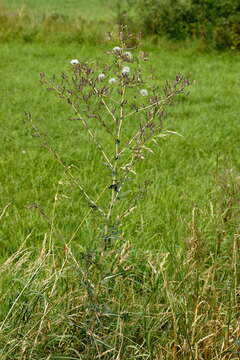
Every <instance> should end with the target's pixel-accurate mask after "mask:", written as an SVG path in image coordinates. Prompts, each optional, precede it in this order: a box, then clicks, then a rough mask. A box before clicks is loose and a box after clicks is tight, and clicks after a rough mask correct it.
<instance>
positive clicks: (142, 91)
mask: <svg viewBox="0 0 240 360" xmlns="http://www.w3.org/2000/svg"><path fill="white" fill-rule="evenodd" d="M139 92H140V94H141V95H142V96H148V91H147V89H141V90H140V91H139Z"/></svg>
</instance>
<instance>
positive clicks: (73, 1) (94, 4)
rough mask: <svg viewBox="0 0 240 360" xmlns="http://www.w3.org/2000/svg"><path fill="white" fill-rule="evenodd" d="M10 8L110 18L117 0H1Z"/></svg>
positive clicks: (114, 10)
mask: <svg viewBox="0 0 240 360" xmlns="http://www.w3.org/2000/svg"><path fill="white" fill-rule="evenodd" d="M2 3H3V4H4V5H5V4H6V5H7V7H8V8H10V9H12V10H16V9H22V11H23V10H24V9H29V10H32V11H33V12H35V13H39V12H40V13H42V14H44V13H57V14H61V15H66V16H74V17H75V16H83V17H86V18H90V19H94V20H95V19H97V20H99V19H111V17H112V16H113V15H114V14H115V12H116V4H117V1H116V0H114V1H110V0H102V1H98V0H89V1H87V3H86V1H85V0H65V1H63V0H58V1H56V0H50V1H47V0H42V1H41V4H40V6H39V2H38V1H34V0H26V1H22V0H10V1H8V2H7V3H6V2H4V1H2Z"/></svg>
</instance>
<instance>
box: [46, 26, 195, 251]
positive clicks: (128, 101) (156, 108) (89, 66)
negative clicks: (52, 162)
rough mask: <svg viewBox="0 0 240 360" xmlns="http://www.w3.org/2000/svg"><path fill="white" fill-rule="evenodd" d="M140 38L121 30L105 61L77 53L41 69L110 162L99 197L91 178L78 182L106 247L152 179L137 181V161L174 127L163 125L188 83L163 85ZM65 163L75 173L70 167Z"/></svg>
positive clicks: (104, 163)
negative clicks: (59, 65)
mask: <svg viewBox="0 0 240 360" xmlns="http://www.w3.org/2000/svg"><path fill="white" fill-rule="evenodd" d="M137 40H138V39H136V38H134V37H133V36H132V35H131V34H128V36H126V34H124V32H120V36H119V39H118V44H117V46H115V47H114V48H113V49H112V50H109V51H108V52H107V54H106V63H105V64H101V65H97V64H96V63H94V62H82V61H81V60H78V59H73V60H71V61H70V69H68V70H67V71H66V72H63V73H62V74H61V76H60V77H57V76H55V75H54V76H53V77H52V78H51V79H48V78H47V77H46V76H45V74H41V81H42V84H43V85H45V86H46V87H47V88H48V90H51V91H53V92H54V93H55V94H56V95H57V96H58V97H60V98H61V99H62V100H63V101H65V102H66V103H67V104H69V106H70V108H71V111H72V114H71V119H72V120H75V121H78V122H80V124H81V127H82V130H84V131H85V133H86V136H87V137H88V139H89V141H90V142H91V143H92V144H94V146H95V147H96V149H97V151H98V155H99V162H100V163H101V166H102V167H104V168H105V179H104V181H103V185H102V181H101V182H99V188H98V195H97V197H96V198H94V196H93V194H92V193H91V192H89V190H87V184H84V183H81V181H80V183H79V182H78V186H79V188H80V190H81V193H82V195H83V199H84V200H85V202H87V204H88V205H89V207H90V209H92V211H91V213H92V214H93V216H94V217H96V216H98V218H99V229H100V233H99V239H102V240H103V243H104V247H105V248H107V247H108V246H110V245H111V244H112V243H113V242H114V241H115V240H116V239H117V240H122V239H123V236H122V235H123V232H122V228H123V225H124V222H126V219H127V218H128V216H129V215H130V214H131V213H132V211H134V209H136V207H137V204H138V201H139V199H140V198H141V196H142V194H143V193H144V191H145V188H146V186H147V181H146V182H145V183H144V184H143V183H141V184H138V183H137V180H138V176H137V173H138V164H139V162H143V161H144V159H145V157H146V155H147V154H148V153H149V152H150V153H153V152H154V146H156V145H157V144H158V142H159V140H160V139H161V137H163V136H166V135H169V134H170V133H171V132H170V131H164V125H163V119H164V117H165V115H166V107H167V106H168V105H169V104H171V103H172V102H173V100H174V99H175V97H176V96H177V95H179V94H182V93H184V91H185V88H186V87H187V86H188V85H189V81H188V80H187V79H185V78H184V76H182V75H177V76H176V78H175V79H174V80H173V81H172V82H167V83H166V85H165V86H164V88H163V89H161V88H160V86H159V84H158V83H157V82H156V80H154V75H153V74H151V73H150V74H147V73H146V71H144V66H143V65H145V61H146V60H148V57H147V54H145V53H144V52H142V51H140V52H139V51H138V50H137V46H136V45H135V44H136V43H137V42H138V41H137ZM133 44H134V46H133ZM83 150H84V149H83ZM57 158H58V157H57ZM58 161H60V162H61V160H59V158H58ZM61 163H62V162H61ZM62 165H63V166H64V167H65V170H66V172H67V173H68V175H70V177H71V176H72V175H71V170H70V169H69V168H67V167H66V166H65V165H64V164H63V163H62ZM89 176H91V174H89ZM101 243H102V242H101Z"/></svg>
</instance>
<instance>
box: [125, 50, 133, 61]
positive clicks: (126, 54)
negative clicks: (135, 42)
mask: <svg viewBox="0 0 240 360" xmlns="http://www.w3.org/2000/svg"><path fill="white" fill-rule="evenodd" d="M123 55H124V56H125V57H126V58H127V59H128V60H131V59H132V57H133V56H132V53H131V52H130V51H125V53H124V54H123Z"/></svg>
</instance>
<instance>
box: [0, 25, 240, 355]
mask: <svg viewBox="0 0 240 360" xmlns="http://www.w3.org/2000/svg"><path fill="white" fill-rule="evenodd" d="M112 40H113V39H112ZM138 43H139V39H138V38H137V37H134V36H132V35H131V34H129V33H126V32H124V31H123V30H122V31H120V34H119V38H118V42H116V44H115V46H114V48H113V49H111V48H110V49H109V51H108V52H107V53H106V54H105V56H106V57H105V58H104V59H103V60H102V61H101V63H96V62H95V61H91V60H89V61H87V62H86V61H82V60H81V59H78V58H75V59H72V60H70V59H69V67H68V69H66V71H64V72H62V73H61V74H59V75H53V76H51V77H49V76H46V75H45V74H41V82H42V84H43V85H44V86H46V87H47V89H48V91H50V93H49V96H51V93H53V94H54V95H56V96H57V99H58V100H59V99H60V101H63V102H65V103H66V105H67V106H69V119H68V120H69V126H71V124H72V122H77V123H78V124H79V126H80V129H81V131H82V132H83V136H82V140H81V141H82V142H81V143H80V144H79V147H81V149H82V152H83V153H84V154H86V156H87V155H88V154H89V153H90V152H91V151H93V149H95V151H96V153H97V162H98V166H99V167H101V168H103V170H104V171H103V172H101V174H102V175H101V177H100V176H99V179H98V181H97V183H95V184H93V183H92V182H91V176H92V174H91V173H89V174H87V177H86V174H85V173H84V167H79V166H77V165H76V164H75V165H73V164H71V163H67V162H65V161H64V154H61V153H58V152H57V151H56V150H55V148H54V144H52V141H51V139H50V138H51V136H50V134H46V133H43V132H42V131H41V130H40V129H39V128H38V126H37V125H36V121H34V120H33V118H32V116H31V114H30V113H27V114H26V122H27V123H28V125H29V126H30V129H31V133H32V135H33V136H34V137H36V138H37V139H39V140H40V142H41V144H42V145H43V146H44V148H45V150H46V151H50V153H51V154H52V155H53V158H54V159H55V161H57V163H58V164H59V166H60V167H61V168H62V170H63V176H62V178H61V179H60V180H59V183H58V185H57V190H56V194H55V197H54V201H53V211H52V217H48V216H46V214H45V213H44V212H43V211H42V209H39V210H40V213H41V215H42V216H43V217H44V218H45V220H46V221H47V223H48V226H49V231H47V232H46V233H45V234H44V236H43V240H42V245H41V247H40V249H39V251H38V252H37V253H36V251H34V249H31V248H30V247H29V246H28V245H27V244H28V240H29V238H30V237H31V236H32V234H31V233H30V234H29V235H28V236H27V237H26V239H25V242H24V243H23V244H22V245H21V247H20V248H19V250H18V251H17V252H16V253H14V254H13V255H12V256H11V257H10V258H9V259H7V260H6V261H5V262H4V263H3V264H1V266H0V273H1V282H0V286H1V295H0V296H1V302H0V308H1V311H0V355H1V359H3V360H9V359H11V360H12V359H14V360H15V359H18V360H30V359H31V360H33V359H34V360H35V359H38V360H39V359H49V360H50V359H72V360H76V359H87V360H90V359H106V360H108V359H109V360H110V359H111V360H116V359H118V360H120V359H121V360H125V359H126V360H129V359H133V360H136V359H139V358H141V359H154V360H160V359H174V360H177V359H191V360H193V359H194V360H195V359H217V360H220V359H221V360H222V359H224V360H227V359H231V358H233V357H234V356H238V354H239V336H240V328H239V281H238V275H239V241H238V240H239V229H238V228H237V225H236V224H238V211H237V199H236V194H238V193H239V184H238V183H236V181H235V175H234V174H232V173H229V174H223V176H222V177H221V178H220V179H218V178H217V176H216V181H218V182H219V194H217V195H218V196H219V199H218V200H217V201H216V204H215V203H214V204H213V205H212V215H211V218H214V216H216V228H217V229H218V233H216V239H215V242H214V241H212V243H211V244H208V243H206V241H205V240H204V238H203V235H202V233H201V222H202V219H203V217H204V216H205V214H204V212H203V210H202V209H198V208H197V207H196V206H194V207H193V209H192V218H191V221H190V223H189V224H188V227H189V231H188V237H187V238H186V239H183V240H184V241H185V244H184V245H183V246H182V249H179V251H177V252H176V253H169V252H168V251H166V250H163V249H162V250H159V251H155V252H153V251H148V250H146V249H145V250H144V251H141V249H139V248H138V249H137V248H136V246H134V244H132V243H130V242H129V241H128V237H127V231H126V230H127V227H128V223H129V221H130V218H131V215H132V213H133V212H134V211H135V209H136V208H137V207H138V206H139V204H141V201H142V199H143V197H144V196H146V192H147V191H149V189H148V180H149V179H143V180H142V179H141V177H140V176H139V175H140V174H139V173H140V169H141V167H140V164H141V163H144V162H145V161H146V158H147V157H151V156H155V155H154V150H155V148H156V147H158V146H159V142H161V141H162V138H163V137H166V136H169V135H173V134H174V132H173V131H167V130H166V128H165V125H164V124H165V117H166V112H167V109H168V107H169V106H170V105H172V104H174V100H175V99H176V98H177V97H178V96H182V95H184V93H186V90H187V88H188V86H189V81H188V80H187V79H185V78H184V76H183V75H180V74H178V75H176V77H175V78H174V79H173V81H171V82H166V84H165V86H164V88H160V87H159V85H158V79H157V77H155V75H154V73H152V71H151V67H148V66H147V60H148V58H149V56H148V54H146V53H145V52H143V51H139V50H138V49H137V45H138ZM148 69H150V72H149V71H148ZM164 129H165V130H164ZM63 141H68V139H67V138H66V139H63ZM96 169H97V167H96ZM94 170H95V169H93V171H94ZM96 171H97V170H96ZM86 178H87V180H85V181H84V179H86ZM95 178H96V177H95ZM150 180H151V179H150ZM63 186H66V187H68V188H70V189H71V188H72V189H73V188H78V189H79V193H80V195H79V199H78V200H77V201H78V202H79V204H81V206H82V207H83V209H84V210H85V215H84V216H83V217H82V218H79V224H78V226H77V227H76V229H75V231H74V232H73V233H72V234H69V233H63V231H62V232H60V231H59V230H58V228H56V226H55V222H54V217H55V215H56V212H57V203H58V201H60V198H61V195H62V194H61V193H60V190H59V188H60V187H63ZM223 193H224V197H223V196H222V194H223ZM32 206H34V205H32ZM156 206H157V204H156ZM215 209H216V210H215ZM215 211H216V212H217V213H216V214H215ZM6 212H7V206H6V207H5V208H4V209H3V210H2V212H1V215H0V220H1V221H2V220H3V219H4V216H5V214H6ZM74 215H75V214H74ZM64 221H66V220H65V219H64V217H63V218H62V222H63V223H64ZM212 221H213V220H212ZM85 223H88V224H89V223H90V224H91V225H92V229H91V232H90V233H89V236H88V238H87V239H86V242H85V244H84V245H82V247H81V250H79V248H76V247H74V243H76V242H77V241H78V239H77V235H78V233H79V232H80V231H81V229H82V227H83V226H84V224H85ZM93 224H94V226H93ZM233 226H234V236H233V237H231V239H230V238H229V239H226V237H225V235H224V234H225V233H228V232H229V228H231V234H232V227H233ZM62 228H64V226H63V227H62ZM229 234H230V232H229Z"/></svg>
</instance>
